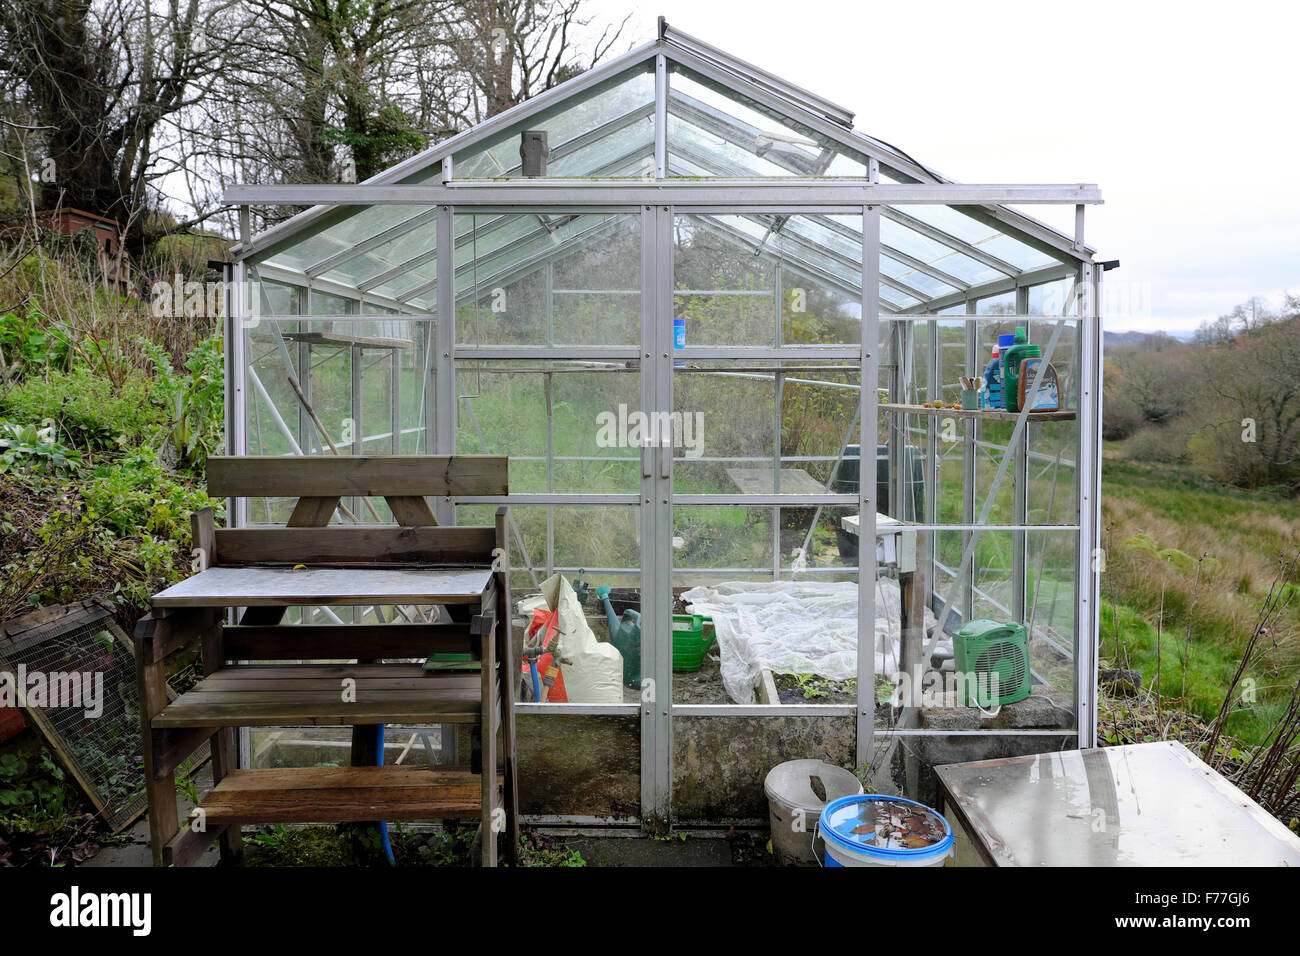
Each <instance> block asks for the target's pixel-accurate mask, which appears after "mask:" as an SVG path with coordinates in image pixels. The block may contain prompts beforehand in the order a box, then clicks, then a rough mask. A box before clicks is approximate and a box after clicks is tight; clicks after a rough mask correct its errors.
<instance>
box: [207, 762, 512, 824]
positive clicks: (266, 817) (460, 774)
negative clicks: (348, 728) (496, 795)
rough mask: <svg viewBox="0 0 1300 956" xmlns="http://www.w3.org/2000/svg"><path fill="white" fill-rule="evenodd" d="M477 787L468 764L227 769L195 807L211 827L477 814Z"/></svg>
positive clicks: (479, 784)
mask: <svg viewBox="0 0 1300 956" xmlns="http://www.w3.org/2000/svg"><path fill="white" fill-rule="evenodd" d="M499 785H500V778H499V777H498V786H499ZM482 793H483V787H482V781H481V779H480V777H479V775H478V774H476V773H470V772H469V771H468V770H456V769H446V770H443V769H436V770H435V769H432V768H428V767H404V766H391V767H291V768H279V769H275V770H234V771H231V772H230V773H229V774H227V775H226V776H225V777H224V778H222V780H221V782H220V783H218V784H217V785H216V786H215V787H213V788H212V790H210V791H209V792H208V794H207V795H206V796H205V797H204V798H203V799H202V800H201V801H200V802H199V805H198V806H199V809H201V810H202V811H203V813H204V819H205V822H206V824H207V825H208V826H210V827H215V826H224V825H228V824H239V823H346V822H351V821H371V820H445V819H451V818H458V817H471V818H472V817H477V816H478V815H479V813H480V811H481V803H480V801H481V799H482Z"/></svg>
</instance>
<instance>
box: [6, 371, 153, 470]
mask: <svg viewBox="0 0 1300 956" xmlns="http://www.w3.org/2000/svg"><path fill="white" fill-rule="evenodd" d="M0 409H3V411H4V413H5V414H6V415H7V416H9V417H10V418H13V419H17V420H19V421H25V422H35V421H43V420H45V419H50V420H51V421H53V422H55V423H56V425H57V427H58V434H59V435H60V436H61V437H64V438H66V439H67V440H69V441H71V442H72V443H74V444H75V445H78V446H80V447H85V448H87V449H96V448H98V449H115V448H118V447H121V446H125V445H131V444H140V443H143V442H145V441H148V440H149V439H150V438H151V436H152V435H153V433H154V432H155V431H156V430H157V429H158V427H159V425H160V424H161V422H162V421H163V420H164V419H165V411H164V407H163V406H162V405H161V403H160V401H159V400H158V398H157V397H156V394H155V388H154V385H153V383H152V382H150V381H149V379H148V377H147V376H146V375H145V374H144V373H142V372H134V373H132V374H129V375H127V376H126V377H125V378H124V380H123V381H122V383H121V384H120V385H119V386H118V387H116V388H115V387H114V386H113V384H112V383H111V382H109V380H108V379H106V378H104V377H103V376H101V375H98V374H96V373H95V372H93V371H91V370H90V369H89V368H87V367H86V366H84V365H81V364H77V365H74V366H73V368H72V369H70V370H69V371H66V372H65V371H60V370H58V369H53V370H50V371H48V372H46V373H45V374H43V375H28V376H27V378H25V379H24V380H23V381H22V382H20V383H19V384H17V385H15V386H14V387H13V388H12V389H10V391H9V393H8V394H6V395H5V396H4V397H3V399H0Z"/></svg>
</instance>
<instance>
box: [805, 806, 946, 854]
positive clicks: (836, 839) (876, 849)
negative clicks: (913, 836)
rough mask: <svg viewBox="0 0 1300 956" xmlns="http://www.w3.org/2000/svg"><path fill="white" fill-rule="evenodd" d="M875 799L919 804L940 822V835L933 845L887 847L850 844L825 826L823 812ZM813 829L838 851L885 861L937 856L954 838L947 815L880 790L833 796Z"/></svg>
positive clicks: (827, 812) (825, 817)
mask: <svg viewBox="0 0 1300 956" xmlns="http://www.w3.org/2000/svg"><path fill="white" fill-rule="evenodd" d="M875 800H891V801H893V802H894V803H906V804H910V805H911V806H914V807H920V808H921V809H922V810H925V811H927V812H929V813H933V814H934V815H935V816H936V817H938V818H939V819H940V820H942V821H943V829H944V834H945V836H944V838H943V839H942V840H940V841H939V842H938V843H936V844H934V845H933V846H928V847H923V848H918V849H915V850H909V849H906V848H904V849H901V850H896V849H894V848H892V847H887V846H870V845H868V844H865V843H854V842H853V841H851V840H846V839H845V838H844V837H842V836H840V834H839V833H837V832H836V831H835V829H834V828H833V827H830V826H828V825H827V814H829V813H831V812H832V811H833V810H836V809H838V808H840V807H843V806H847V805H849V804H850V803H865V802H867V801H875ZM817 829H818V830H819V831H820V832H821V835H822V839H823V840H826V841H827V842H829V843H834V844H835V845H836V846H837V847H839V848H840V849H842V850H848V851H849V852H850V853H857V854H861V855H863V856H874V857H877V858H880V859H886V860H919V859H923V858H925V857H929V856H938V855H939V854H940V853H947V852H948V850H950V849H951V848H952V845H953V842H954V840H955V837H954V836H953V832H952V825H951V824H950V823H948V818H947V817H945V816H944V815H943V814H942V813H940V812H939V811H938V810H936V809H934V808H933V807H927V806H926V805H925V804H924V803H920V802H919V801H916V800H909V799H907V798H906V797H891V796H889V795H888V794H884V793H858V794H850V795H849V796H847V797H837V798H836V799H834V800H832V801H831V802H830V803H828V804H826V806H825V807H824V808H823V809H822V815H821V817H820V818H819V819H818V821H817Z"/></svg>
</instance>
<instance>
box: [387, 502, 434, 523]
mask: <svg viewBox="0 0 1300 956" xmlns="http://www.w3.org/2000/svg"><path fill="white" fill-rule="evenodd" d="M384 500H385V501H387V502H388V507H389V510H391V511H392V512H393V517H394V518H396V519H397V523H398V524H400V525H406V526H408V527H415V526H421V525H423V526H426V527H427V526H430V525H436V524H437V523H438V519H437V518H435V517H434V516H433V509H432V508H430V507H429V502H427V501H425V500H424V499H423V498H421V497H418V496H416V495H387V496H385V498H384Z"/></svg>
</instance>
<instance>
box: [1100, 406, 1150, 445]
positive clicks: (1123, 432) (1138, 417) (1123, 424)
mask: <svg viewBox="0 0 1300 956" xmlns="http://www.w3.org/2000/svg"><path fill="white" fill-rule="evenodd" d="M1142 422H1143V418H1142V413H1141V412H1140V411H1138V409H1137V407H1136V406H1135V405H1133V404H1132V403H1130V402H1125V401H1122V400H1117V401H1113V402H1112V401H1109V400H1107V402H1106V405H1105V407H1104V409H1103V410H1102V416H1101V437H1102V438H1104V439H1105V440H1106V441H1123V440H1124V439H1126V438H1128V437H1130V436H1131V435H1132V434H1133V433H1134V432H1136V431H1137V430H1138V429H1139V428H1141V427H1142Z"/></svg>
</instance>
